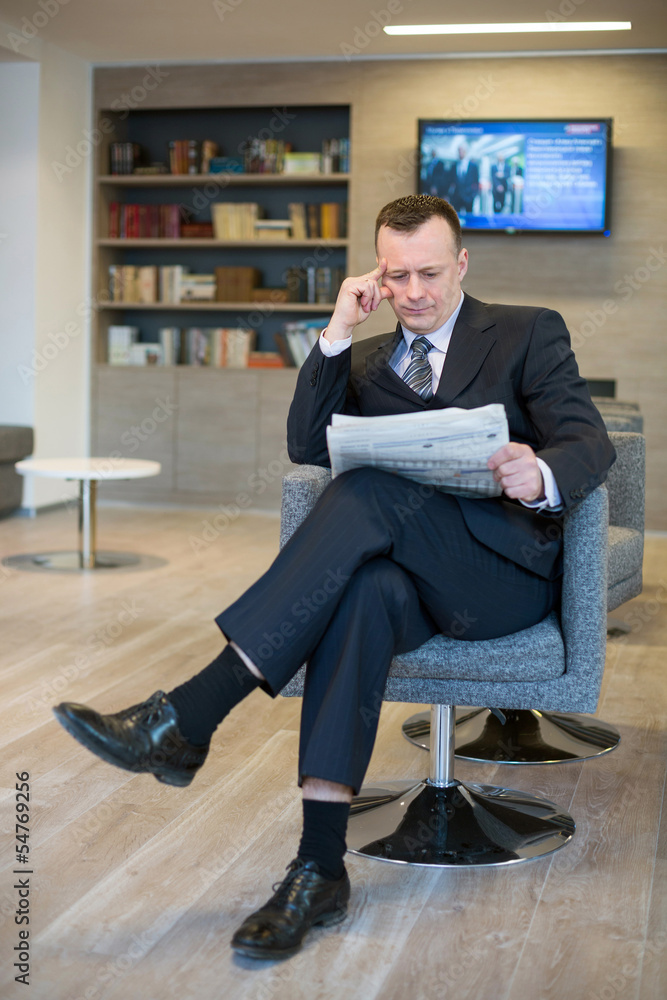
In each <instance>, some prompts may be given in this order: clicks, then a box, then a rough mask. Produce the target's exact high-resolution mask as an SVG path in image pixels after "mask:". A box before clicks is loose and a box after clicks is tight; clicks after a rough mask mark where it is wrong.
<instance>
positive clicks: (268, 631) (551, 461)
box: [55, 195, 614, 958]
mask: <svg viewBox="0 0 667 1000" xmlns="http://www.w3.org/2000/svg"><path fill="white" fill-rule="evenodd" d="M376 247H377V259H378V265H377V267H376V268H375V269H374V270H373V271H370V272H369V273H368V274H365V275H362V276H360V277H351V278H347V279H346V280H345V281H344V282H343V285H342V286H341V290H340V293H339V296H338V299H337V303H336V307H335V310H334V314H333V316H332V318H331V322H330V324H329V326H328V328H327V329H326V330H325V331H324V332H323V334H322V336H321V338H320V342H319V343H318V344H317V345H316V347H315V348H314V349H313V351H312V353H311V355H310V356H309V358H308V360H307V361H306V363H305V364H304V365H303V367H302V369H301V371H300V373H299V377H298V383H297V388H296V392H295V396H294V401H293V403H292V407H291V409H290V414H289V419H288V443H289V448H290V454H291V456H292V458H293V460H294V461H296V462H302V463H304V462H305V463H308V462H312V463H316V464H320V465H326V464H328V454H327V449H326V427H327V425H328V424H329V423H330V421H331V416H332V414H333V413H335V412H346V413H355V414H360V415H362V416H377V415H382V414H390V413H411V412H416V411H419V410H424V409H438V408H442V407H447V406H460V407H463V408H472V407H477V406H482V405H485V404H487V403H503V404H504V406H505V409H506V412H507V417H508V423H509V428H510V437H511V441H510V443H509V444H508V445H505V446H504V447H502V448H501V449H499V450H498V451H497V452H496V453H495V454H494V455H492V456H491V458H490V459H489V468H491V469H492V470H493V472H494V477H495V479H496V481H497V482H498V484H499V486H500V487H501V488H502V491H503V493H504V497H502V498H501V497H495V498H488V499H479V500H471V499H466V498H461V497H457V496H454V495H451V494H447V493H443V492H440V491H436V490H434V489H431V488H428V487H424V486H418V485H417V484H416V483H414V482H410V481H409V480H407V479H404V478H402V477H399V476H394V475H391V474H389V473H384V472H380V471H377V470H374V469H356V470H352V471H351V472H346V473H344V474H343V475H341V476H339V477H337V478H336V479H334V480H333V482H332V483H331V485H330V486H329V487H328V488H327V489H326V490H325V492H324V494H323V495H322V497H321V498H320V500H319V502H318V504H317V505H316V507H315V508H314V510H313V511H312V513H311V514H310V515H309V516H308V517H307V518H306V520H305V521H304V523H303V524H302V525H301V527H300V528H299V529H298V530H297V531H296V532H295V534H294V535H293V536H292V538H291V539H290V541H289V542H288V544H287V545H286V546H285V547H284V548H283V550H282V551H281V552H280V554H279V555H278V556H277V558H276V560H275V561H274V563H273V565H272V566H271V568H270V569H269V570H268V572H267V573H265V574H264V575H263V576H262V577H261V578H260V579H259V580H258V581H257V582H256V583H255V584H254V585H253V586H252V587H251V588H250V589H249V590H248V591H247V592H246V593H245V594H243V595H242V596H241V597H240V598H239V599H238V600H237V601H236V602H235V603H234V604H233V605H231V607H229V608H227V609H226V610H225V611H223V612H222V614H220V615H219V616H218V618H217V619H216V620H217V622H218V625H219V626H220V628H221V630H222V632H223V633H224V634H225V636H226V637H227V639H228V640H229V645H227V646H226V647H225V649H224V650H223V652H222V653H221V654H220V656H218V657H217V658H216V659H215V660H214V661H213V663H211V664H209V666H208V667H206V668H205V669H204V670H203V671H202V672H201V673H199V674H197V675H196V676H195V677H193V678H191V679H190V680H189V681H186V682H185V683H184V684H182V685H180V686H179V687H177V688H176V689H175V690H174V691H171V692H170V693H169V694H168V695H165V694H163V693H162V692H157V693H156V694H155V695H153V696H152V698H150V699H148V701H147V702H143V703H142V704H140V705H137V706H133V707H132V708H130V709H126V710H125V711H123V712H119V713H116V714H113V715H100V714H99V713H97V712H95V711H94V710H92V709H89V708H87V707H85V706H83V705H76V704H71V703H66V704H64V705H60V706H58V708H57V709H56V710H55V711H56V715H57V716H58V718H59V719H60V721H61V722H62V723H63V725H64V726H65V727H66V728H67V729H68V731H69V732H71V733H72V734H73V735H74V736H75V737H76V738H77V739H79V740H80V741H81V742H82V743H83V744H84V745H85V746H87V747H88V748H89V749H91V750H93V751H94V752H95V753H97V754H98V755H99V756H101V757H102V758H103V759H105V760H108V761H110V762H112V763H115V764H118V765H120V766H122V767H126V768H128V769H130V770H135V771H148V772H150V773H153V774H155V775H156V777H158V778H159V780H161V781H165V782H167V783H170V784H176V785H187V784H188V783H189V782H190V781H191V780H192V777H193V775H194V773H195V772H196V770H197V769H198V768H199V767H200V766H201V765H202V763H203V762H204V759H205V757H206V753H207V751H208V746H209V741H210V738H211V736H212V734H213V732H214V731H215V729H216V727H217V725H218V724H219V723H220V722H221V721H222V719H223V718H224V716H225V715H226V714H227V713H228V712H229V711H230V710H231V709H232V708H233V707H234V705H236V704H237V703H238V702H239V701H241V699H242V698H244V697H245V695H246V694H248V693H249V691H251V690H253V689H254V688H255V687H257V686H261V687H263V688H264V689H265V690H266V691H268V692H269V693H270V694H277V693H278V692H279V691H280V690H281V688H282V687H283V686H284V685H285V684H286V683H287V681H288V680H289V679H290V678H291V677H292V676H293V674H294V673H295V671H296V670H297V669H298V667H299V666H300V664H301V663H303V662H307V664H308V666H307V673H306V683H305V693H304V699H303V708H302V719H301V735H300V748H299V781H300V784H301V785H302V788H303V796H304V803H303V806H304V826H303V833H302V838H301V843H300V845H299V849H298V853H297V857H296V858H295V860H294V861H293V862H292V863H291V864H290V866H289V869H288V875H287V877H286V879H285V880H284V881H283V883H282V884H281V885H280V886H279V888H278V889H277V891H276V893H275V895H274V896H273V897H272V898H271V899H270V900H269V902H268V903H267V904H266V905H265V906H264V907H262V908H261V909H260V910H258V911H257V913H255V914H252V915H251V916H250V917H249V918H248V919H247V920H246V921H245V922H244V923H243V924H242V926H241V927H240V928H239V930H238V931H237V932H236V934H235V935H234V938H233V941H232V945H233V947H234V948H235V949H236V950H237V951H238V952H240V953H241V954H243V955H247V956H251V957H257V958H276V957H285V956H288V955H291V954H293V953H294V952H295V951H296V950H298V948H299V947H300V946H301V943H302V941H303V938H304V936H305V934H306V933H307V932H308V930H309V929H310V928H311V927H312V926H313V925H315V924H331V923H336V922H338V921H339V920H342V919H343V918H344V916H345V913H346V906H347V900H348V897H349V891H350V889H349V881H348V877H347V874H346V872H345V868H344V865H343V856H344V852H345V832H346V826H347V818H348V812H349V804H350V801H351V798H352V796H353V794H354V793H356V792H357V791H358V789H359V787H360V785H361V782H362V779H363V775H364V773H365V770H366V767H367V764H368V761H369V759H370V755H371V751H372V748H373V742H374V739H375V733H376V728H377V719H378V714H379V705H380V704H381V700H382V693H383V690H384V685H385V681H386V677H387V671H388V669H389V665H390V662H391V659H392V656H393V655H394V654H396V653H401V652H406V651H407V650H410V649H414V648H416V647H417V646H419V645H420V644H421V643H423V642H424V641H426V640H427V639H428V638H430V637H431V636H432V635H434V634H436V633H437V632H444V633H445V634H448V635H450V636H453V637H455V638H459V639H464V640H475V639H485V638H491V637H494V636H499V635H505V634H509V633H511V632H515V631H518V630H520V629H523V628H527V627H529V626H530V625H533V624H535V623H536V622H538V621H540V620H541V619H542V618H544V617H545V616H546V615H547V614H548V613H549V612H550V611H551V610H552V609H553V608H554V607H555V606H556V605H557V603H558V599H559V587H560V584H559V576H560V547H561V546H560V530H559V525H560V520H559V517H558V515H559V514H560V513H561V512H562V511H563V510H566V509H567V508H568V507H571V506H572V505H573V504H574V503H577V502H579V500H581V499H583V497H585V496H586V495H587V494H588V493H589V492H590V491H591V490H593V489H595V487H596V486H597V485H598V484H599V483H601V482H602V481H603V480H604V478H605V476H606V472H607V469H608V468H609V466H610V465H611V463H612V461H613V460H614V453H613V449H612V447H611V444H610V443H609V439H608V437H607V435H606V432H605V429H604V425H603V423H602V420H601V419H600V417H599V414H598V413H597V410H596V409H595V408H594V407H593V405H592V403H591V401H590V396H589V395H588V391H587V389H586V385H585V383H584V380H583V379H582V378H581V377H580V376H579V373H578V371H577V366H576V363H575V360H574V356H573V354H572V351H571V350H570V346H569V337H568V334H567V330H566V328H565V324H564V323H563V321H562V319H561V318H560V316H559V315H558V314H557V313H554V312H552V311H550V310H547V309H540V308H532V307H531V308H528V307H517V306H500V305H485V304H484V303H482V302H479V301H477V300H475V299H473V298H471V297H470V296H468V295H465V296H464V295H463V293H462V291H461V281H462V279H463V277H464V275H465V273H466V270H467V267H468V254H467V251H466V250H465V249H464V248H463V247H462V246H461V230H460V226H459V222H458V218H457V216H456V213H455V212H454V211H453V209H452V208H451V206H450V205H448V204H447V202H445V201H443V200H442V199H440V198H436V197H432V196H428V195H417V196H410V197H407V198H399V199H398V200H397V201H395V202H391V203H390V204H389V205H387V206H385V208H384V209H382V211H381V212H380V214H379V216H378V220H377V229H376ZM384 299H388V300H389V302H390V303H391V305H392V307H393V310H394V312H395V314H396V316H397V318H398V321H399V322H398V326H397V328H396V331H395V332H393V333H390V334H388V335H384V336H379V337H372V338H370V339H367V340H363V341H360V342H358V343H355V344H354V346H353V345H352V339H353V335H354V333H355V331H356V329H357V327H358V326H360V325H361V324H362V323H363V322H364V321H365V320H366V319H367V318H368V316H369V315H370V314H371V312H373V311H374V310H376V309H377V308H378V306H379V305H380V304H381V302H382V301H383V300H384ZM545 514H546V515H548V516H547V517H545V516H544V515H545Z"/></svg>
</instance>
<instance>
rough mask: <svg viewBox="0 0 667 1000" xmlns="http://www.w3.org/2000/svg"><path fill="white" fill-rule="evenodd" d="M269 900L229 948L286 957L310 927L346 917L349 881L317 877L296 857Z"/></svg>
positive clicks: (307, 863)
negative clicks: (285, 876)
mask: <svg viewBox="0 0 667 1000" xmlns="http://www.w3.org/2000/svg"><path fill="white" fill-rule="evenodd" d="M274 889H275V890H276V891H275V893H274V895H273V896H272V897H271V899H270V900H269V901H268V903H266V904H265V905H264V906H262V907H261V909H259V910H257V911H256V913H253V914H251V916H249V917H247V918H246V920H244V921H243V923H242V924H241V926H240V927H239V929H238V930H237V932H236V934H235V935H234V937H233V938H232V948H233V949H234V951H236V952H238V953H239V954H240V955H245V956H246V957H247V958H269V959H270V958H289V957H290V955H294V954H295V953H296V952H297V951H298V950H299V948H300V947H301V945H302V943H303V939H304V938H305V936H306V934H307V933H308V931H309V930H310V928H311V927H316V926H323V927H328V926H330V925H331V924H339V923H340V922H341V920H345V917H346V916H347V903H348V900H349V898H350V880H349V878H348V875H347V872H346V871H343V874H342V876H341V877H340V878H339V879H336V880H335V881H332V880H331V879H328V878H324V877H323V876H322V875H320V872H319V868H318V867H317V864H316V863H315V862H314V861H302V860H301V859H300V858H296V859H295V860H294V861H292V862H291V863H290V864H289V865H288V867H287V878H286V879H284V880H283V881H282V882H281V883H280V884H279V885H277V886H274Z"/></svg>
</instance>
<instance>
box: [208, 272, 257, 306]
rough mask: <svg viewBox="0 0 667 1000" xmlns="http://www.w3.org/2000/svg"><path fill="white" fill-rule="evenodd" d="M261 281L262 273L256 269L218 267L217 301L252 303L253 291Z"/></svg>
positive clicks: (216, 280)
mask: <svg viewBox="0 0 667 1000" xmlns="http://www.w3.org/2000/svg"><path fill="white" fill-rule="evenodd" d="M261 280H262V277H261V272H260V271H259V270H258V268H256V267H216V269H215V285H216V289H215V298H216V301H217V302H250V301H252V293H253V289H254V288H256V287H257V286H258V285H259V283H260V281H261Z"/></svg>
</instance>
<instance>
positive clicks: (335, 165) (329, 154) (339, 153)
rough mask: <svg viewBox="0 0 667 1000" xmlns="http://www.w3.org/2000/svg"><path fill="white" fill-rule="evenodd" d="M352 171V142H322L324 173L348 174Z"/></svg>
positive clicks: (335, 140)
mask: <svg viewBox="0 0 667 1000" xmlns="http://www.w3.org/2000/svg"><path fill="white" fill-rule="evenodd" d="M349 170H350V140H349V139H347V138H345V139H323V140H322V173H323V174H337V173H343V174H347V173H349Z"/></svg>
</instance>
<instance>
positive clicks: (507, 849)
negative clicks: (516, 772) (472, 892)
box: [347, 781, 575, 868]
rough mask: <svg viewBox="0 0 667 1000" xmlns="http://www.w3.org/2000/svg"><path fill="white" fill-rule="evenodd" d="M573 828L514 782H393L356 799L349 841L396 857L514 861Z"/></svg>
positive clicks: (454, 863) (370, 853)
mask: <svg viewBox="0 0 667 1000" xmlns="http://www.w3.org/2000/svg"><path fill="white" fill-rule="evenodd" d="M574 829H575V824H574V820H573V819H572V817H571V816H570V815H569V813H567V812H564V811H563V810H562V809H560V808H559V807H558V806H557V805H555V804H554V803H553V802H549V801H548V800H547V799H542V798H537V797H536V796H534V795H529V794H527V793H525V792H520V791H516V790H514V789H507V788H497V787H495V786H493V785H478V784H472V783H466V784H463V783H462V782H459V781H452V782H451V783H449V784H447V785H445V786H440V785H436V784H433V783H432V782H431V781H420V782H417V783H415V782H414V781H390V782H386V784H385V785H383V786H382V787H370V786H369V787H366V786H364V787H363V788H362V789H361V791H360V793H359V795H358V796H357V798H355V799H354V800H353V802H352V808H351V811H350V819H349V823H348V830H347V843H348V850H349V851H350V852H351V853H352V854H360V855H364V856H366V857H372V858H377V859H378V860H380V861H391V862H394V863H396V864H409V865H420V866H434V867H439V868H460V867H463V866H473V865H475V866H477V865H480V866H481V865H509V864H514V863H516V862H519V861H531V860H533V859H535V858H541V857H544V856H545V855H547V854H552V853H553V852H554V851H557V850H559V849H560V848H561V847H564V846H565V844H567V843H568V841H569V840H571V839H572V836H573V835H574Z"/></svg>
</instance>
